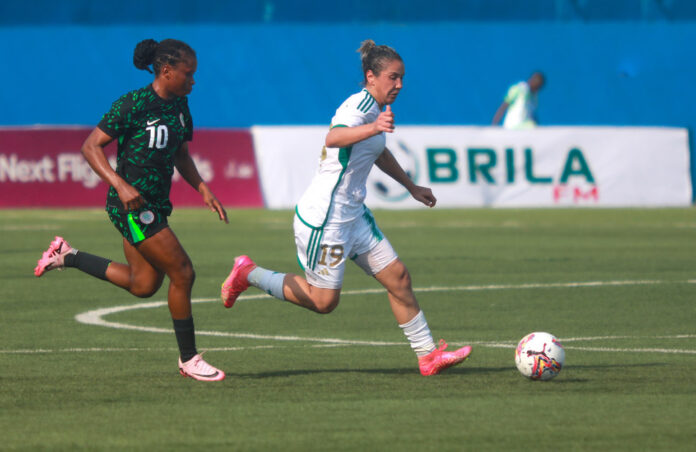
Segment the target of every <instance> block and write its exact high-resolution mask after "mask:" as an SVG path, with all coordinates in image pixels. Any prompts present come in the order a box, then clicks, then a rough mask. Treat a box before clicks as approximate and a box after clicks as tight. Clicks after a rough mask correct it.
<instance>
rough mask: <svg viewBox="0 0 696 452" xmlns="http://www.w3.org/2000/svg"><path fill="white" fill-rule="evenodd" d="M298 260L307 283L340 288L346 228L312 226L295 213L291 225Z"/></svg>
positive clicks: (346, 237)
mask: <svg viewBox="0 0 696 452" xmlns="http://www.w3.org/2000/svg"><path fill="white" fill-rule="evenodd" d="M293 228H294V232H295V245H296V246H297V262H298V263H299V264H300V267H302V269H303V270H304V272H305V278H306V280H307V282H308V283H309V284H310V285H311V286H313V287H316V288H321V289H340V288H341V287H342V286H343V276H344V274H345V269H346V256H347V253H348V251H347V249H349V248H350V247H351V243H350V236H349V234H347V230H346V229H345V228H341V227H324V228H313V227H311V226H308V225H306V224H305V223H304V222H302V220H300V219H299V218H298V217H297V216H295V222H294V224H293Z"/></svg>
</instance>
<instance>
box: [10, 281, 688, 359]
mask: <svg viewBox="0 0 696 452" xmlns="http://www.w3.org/2000/svg"><path fill="white" fill-rule="evenodd" d="M665 283H667V282H665V281H660V280H625V281H585V282H566V283H530V284H493V285H470V286H453V287H444V286H433V287H423V288H414V291H415V292H449V291H455V292H456V291H483V290H518V289H546V288H563V287H565V288H573V287H578V288H582V287H606V286H635V285H654V284H665ZM672 283H686V284H695V283H696V280H687V281H675V282H672ZM384 292H385V290H384V289H381V288H379V289H364V290H346V291H344V292H342V295H344V296H349V295H366V294H376V293H384ZM268 297H269V296H268V295H266V294H258V295H251V296H242V297H240V299H239V301H245V300H255V299H261V298H268ZM218 301H219V299H218V298H200V299H196V300H192V302H193V303H207V302H218ZM166 305H167V302H166V301H154V302H148V303H138V304H134V305H123V306H115V307H111V308H103V309H95V310H92V311H87V312H84V313H81V314H78V315H76V316H75V320H77V321H78V322H80V323H83V324H87V325H95V326H102V327H106V328H116V329H125V330H133V331H142V332H149V333H164V334H171V332H172V330H171V328H158V327H149V326H139V325H129V324H126V323H120V322H111V321H108V320H105V319H104V318H103V317H105V316H108V315H111V314H116V313H119V312H124V311H130V310H136V309H153V308H159V307H162V306H166ZM196 334H197V335H202V336H216V337H234V338H240V339H260V340H274V341H285V342H310V343H315V344H317V345H315V346H349V345H362V346H403V345H404V344H405V342H386V341H364V340H351V339H338V338H322V337H300V336H279V335H264V334H252V333H233V332H225V331H197V332H196ZM637 337H638V336H597V337H587V338H582V337H578V338H567V339H561V342H575V341H591V340H612V339H628V338H637ZM694 337H696V335H691V334H680V335H675V336H656V337H655V338H662V339H686V338H694ZM452 344H453V345H456V344H454V343H452ZM472 344H474V345H478V346H482V347H493V348H514V347H515V344H514V343H512V342H484V341H482V342H473V343H472ZM273 347H275V346H262V348H273ZM252 348H254V347H231V348H224V349H220V350H229V351H232V350H247V349H252ZM566 348H567V349H574V350H584V351H606V352H611V351H615V352H624V351H631V352H657V353H687V354H696V350H682V349H661V348H660V349H658V348H655V349H627V348H604V347H566ZM128 350H143V349H125V348H123V349H121V348H97V349H92V348H85V349H61V350H42V349H38V350H33V351H32V350H14V351H12V350H5V351H3V350H0V354H1V353H56V352H90V351H128ZM144 350H147V349H144Z"/></svg>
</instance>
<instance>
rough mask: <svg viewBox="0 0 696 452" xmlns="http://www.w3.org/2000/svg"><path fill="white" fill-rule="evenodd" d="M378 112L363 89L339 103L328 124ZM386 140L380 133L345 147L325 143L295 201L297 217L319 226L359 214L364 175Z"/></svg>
mask: <svg viewBox="0 0 696 452" xmlns="http://www.w3.org/2000/svg"><path fill="white" fill-rule="evenodd" d="M379 113H380V110H379V105H378V104H377V102H376V101H375V98H374V97H372V95H371V94H370V93H369V92H368V91H367V90H365V89H363V90H362V91H360V92H359V93H356V94H353V95H352V96H350V97H349V98H348V99H346V100H345V102H343V104H341V106H340V107H338V110H336V114H335V115H334V117H333V118H332V119H331V127H355V126H360V125H363V124H369V123H372V122H374V121H375V120H376V119H377V116H379ZM385 143H386V138H385V136H384V133H379V134H377V135H375V136H373V137H370V138H368V139H366V140H363V141H360V142H358V143H355V144H354V145H352V146H349V147H346V148H327V147H324V148H323V149H322V152H321V158H320V159H319V168H318V169H317V171H316V173H315V174H314V178H313V179H312V182H311V183H310V185H309V187H308V188H307V190H306V191H305V192H304V194H303V195H302V197H301V198H300V201H299V202H298V203H297V208H296V212H297V214H298V216H299V217H300V219H301V220H302V221H303V222H304V223H305V224H307V225H308V226H311V227H314V228H321V227H323V226H325V225H326V224H327V223H329V222H331V223H345V222H348V221H351V220H354V219H355V218H357V217H360V216H362V215H363V214H364V212H365V210H364V207H363V201H364V200H365V194H366V187H365V183H366V180H367V176H368V175H369V174H370V170H371V169H372V165H373V164H374V163H375V160H377V158H378V157H379V156H380V154H381V153H382V152H383V151H384V146H385Z"/></svg>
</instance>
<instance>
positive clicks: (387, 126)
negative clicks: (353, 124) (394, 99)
mask: <svg viewBox="0 0 696 452" xmlns="http://www.w3.org/2000/svg"><path fill="white" fill-rule="evenodd" d="M374 124H375V128H376V129H377V132H387V133H392V132H394V113H392V111H391V106H389V105H387V108H386V109H385V110H384V111H383V112H381V113H380V114H379V116H377V119H376V120H375V122H374Z"/></svg>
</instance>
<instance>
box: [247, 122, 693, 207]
mask: <svg viewBox="0 0 696 452" xmlns="http://www.w3.org/2000/svg"><path fill="white" fill-rule="evenodd" d="M327 132H328V128H327V127H315V126H308V127H304V126H299V127H253V128H252V136H253V140H254V149H255V152H256V161H257V164H258V166H259V174H260V177H261V187H262V191H263V196H264V200H265V203H266V206H267V207H269V208H292V207H293V206H294V205H295V203H296V202H297V200H298V199H299V198H300V196H301V195H302V193H303V191H304V189H305V188H306V187H307V186H308V185H309V181H310V179H311V178H312V176H313V174H314V171H315V170H316V167H317V162H318V159H319V156H320V155H321V149H322V146H323V145H324V139H325V137H326V133H327ZM387 147H388V148H389V149H390V150H391V151H392V153H393V154H394V155H395V157H396V158H397V160H398V161H399V162H400V163H401V165H402V166H403V168H404V169H405V170H406V172H407V173H408V174H409V175H410V176H411V178H412V179H413V180H414V181H415V182H416V183H417V184H419V185H424V186H428V187H430V188H432V190H433V193H434V194H435V196H436V197H437V199H438V205H439V206H442V207H476V206H478V207H483V206H492V207H551V206H606V207H609V206H615V207H624V206H625V207H662V206H687V205H690V204H691V196H692V191H691V177H690V171H689V141H688V133H687V131H686V129H679V128H658V127H539V128H536V129H532V130H519V131H517V130H504V129H501V128H498V127H457V126H446V127H420V126H401V127H397V128H396V131H395V132H394V133H393V134H387ZM367 192H368V195H367V198H366V201H365V203H366V204H367V205H368V206H369V207H378V208H399V209H405V208H416V207H419V204H418V203H417V202H415V201H414V200H413V199H411V198H410V196H409V195H408V193H407V192H406V190H405V189H404V188H403V187H401V186H400V185H399V184H397V183H396V182H394V181H393V180H391V179H390V178H389V177H388V176H387V175H385V174H384V173H382V172H381V171H380V170H379V169H378V168H376V167H374V168H373V170H372V172H371V174H370V177H369V178H368V187H367Z"/></svg>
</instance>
